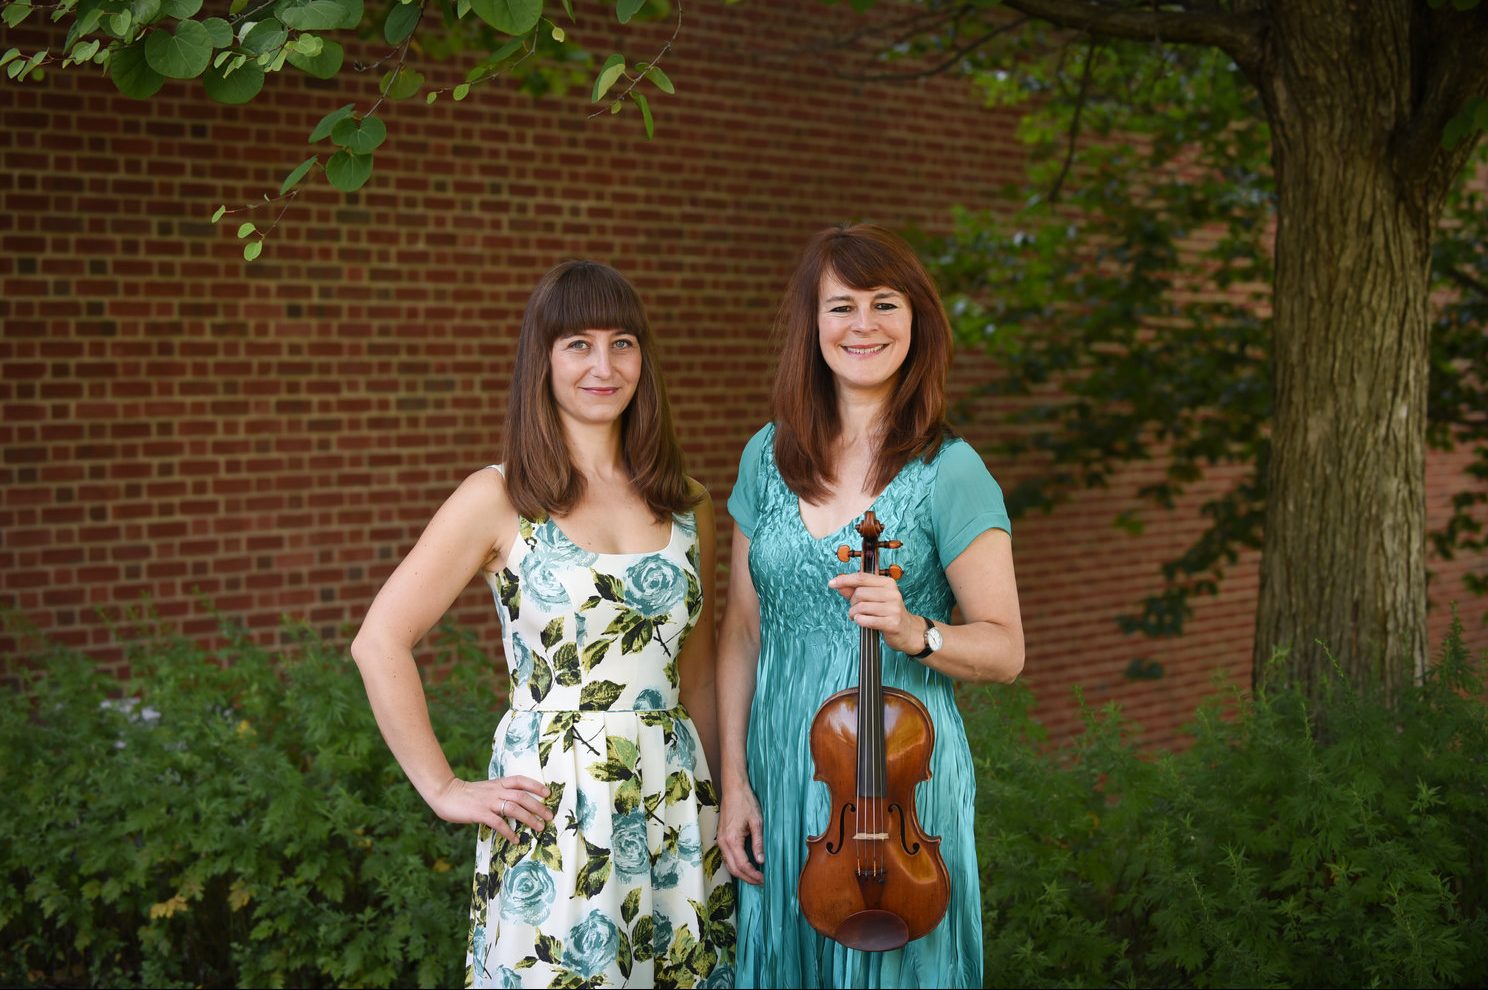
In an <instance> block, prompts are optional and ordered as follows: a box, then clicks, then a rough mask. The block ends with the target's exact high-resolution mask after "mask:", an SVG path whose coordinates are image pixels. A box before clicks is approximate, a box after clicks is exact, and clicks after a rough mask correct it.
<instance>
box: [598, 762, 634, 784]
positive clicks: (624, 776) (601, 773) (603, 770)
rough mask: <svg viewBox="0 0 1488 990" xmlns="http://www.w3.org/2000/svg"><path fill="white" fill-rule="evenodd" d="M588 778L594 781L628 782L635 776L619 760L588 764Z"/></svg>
mask: <svg viewBox="0 0 1488 990" xmlns="http://www.w3.org/2000/svg"><path fill="white" fill-rule="evenodd" d="M589 776H591V777H593V778H594V779H595V780H605V781H616V780H629V779H630V778H631V777H633V776H635V774H633V773H632V772H631V770H630V768H629V767H627V766H626V765H625V764H623V763H621V762H620V761H619V760H601V761H599V762H598V763H591V764H589Z"/></svg>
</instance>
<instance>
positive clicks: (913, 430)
mask: <svg viewBox="0 0 1488 990" xmlns="http://www.w3.org/2000/svg"><path fill="white" fill-rule="evenodd" d="M827 272H831V273H832V274H833V275H835V276H836V277H837V278H838V279H839V280H840V281H842V282H844V283H846V284H847V285H849V286H851V287H852V288H854V289H860V290H862V289H876V288H878V287H880V286H887V287H888V288H891V289H894V290H895V291H897V292H900V293H902V294H903V295H904V296H905V298H906V299H908V300H909V305H910V311H911V314H912V319H911V322H910V338H909V349H908V352H907V353H906V354H905V357H904V363H903V364H902V365H900V367H899V374H898V382H897V384H896V385H895V387H894V391H893V393H892V395H891V396H890V398H889V401H888V405H887V407H886V408H885V409H884V411H883V423H882V432H881V434H880V435H879V437H878V451H877V454H876V455H875V457H874V461H873V472H872V477H871V479H870V484H871V485H872V490H873V491H881V490H883V488H884V487H885V486H886V485H888V483H889V482H890V481H892V480H893V479H894V476H895V475H897V474H898V473H899V471H900V470H901V469H902V468H903V467H904V465H905V464H908V463H909V461H910V460H911V459H912V458H914V457H920V458H923V459H924V460H925V461H927V462H928V461H929V460H930V459H931V458H933V457H934V456H935V454H936V452H937V451H939V450H940V445H941V442H942V441H943V440H944V439H945V438H946V437H947V436H948V435H950V427H949V426H948V425H947V423H946V399H945V392H946V374H947V372H948V371H949V369H950V365H951V325H950V321H949V320H947V319H946V313H945V307H944V306H943V305H942V304H941V301H940V294H939V293H938V292H936V291H935V284H934V283H933V282H932V281H931V280H930V275H929V273H928V272H926V271H925V266H924V265H922V264H920V259H919V258H917V257H915V254H914V251H912V250H911V249H910V247H909V245H908V244H906V243H904V240H903V239H902V238H901V237H899V235H897V234H895V233H893V232H891V231H889V230H886V229H885V228H883V227H879V226H876V225H874V224H867V223H860V224H851V225H849V224H842V225H839V226H835V227H828V228H827V229H826V230H823V231H821V232H819V233H817V234H816V235H815V236H814V237H812V238H811V240H810V241H809V242H807V244H806V249H805V250H804V251H803V252H802V253H801V260H800V262H799V263H798V264H797V265H796V270H795V271H794V272H793V273H792V274H791V277H790V282H789V283H788V284H787V286H786V290H785V298H784V299H783V300H781V303H780V311H779V312H778V313H777V315H776V317H775V333H776V334H777V336H778V337H779V338H780V340H781V349H780V367H779V369H778V370H777V371H776V374H775V395H774V399H773V401H772V404H771V416H772V418H773V419H774V421H775V466H776V467H777V468H778V469H779V471H780V476H781V478H783V479H784V480H785V483H786V484H787V485H789V486H790V488H791V490H792V491H794V492H795V493H796V494H797V495H799V496H800V497H801V498H804V499H805V500H806V501H808V502H813V501H815V500H817V499H819V498H822V497H823V496H825V495H826V494H827V492H828V489H829V488H830V486H831V485H832V483H833V482H834V481H835V480H836V464H835V457H834V456H833V453H832V445H833V443H834V442H835V441H836V439H837V438H838V436H839V435H840V434H841V432H842V423H841V421H840V420H839V418H838V415H837V384H836V380H835V379H834V378H833V376H832V369H831V368H830V367H828V366H827V362H826V358H824V357H823V356H822V351H821V343H820V338H819V335H818V334H819V331H818V329H817V311H818V308H819V300H818V298H817V297H818V295H819V290H820V286H821V280H822V276H823V275H824V274H826V273H827Z"/></svg>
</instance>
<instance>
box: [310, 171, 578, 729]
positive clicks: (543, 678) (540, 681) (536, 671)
mask: <svg viewBox="0 0 1488 990" xmlns="http://www.w3.org/2000/svg"><path fill="white" fill-rule="evenodd" d="M338 154H342V155H344V154H346V152H344V151H342V152H338ZM327 167H329V166H327ZM527 686H528V688H529V689H530V690H531V691H532V700H533V701H537V702H541V701H542V700H543V699H544V698H546V697H547V696H548V692H549V691H551V690H552V689H553V670H552V668H551V667H549V666H548V662H547V661H546V660H544V659H543V658H542V657H540V656H538V655H537V654H536V653H534V654H533V655H532V677H531V678H530V679H529V680H528V681H527Z"/></svg>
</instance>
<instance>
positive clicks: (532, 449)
mask: <svg viewBox="0 0 1488 990" xmlns="http://www.w3.org/2000/svg"><path fill="white" fill-rule="evenodd" d="M580 330H625V331H628V332H629V333H632V334H634V335H635V338H636V341H637V342H638V343H639V345H640V348H641V377H640V380H639V381H638V382H637V383H636V390H635V395H634V396H633V397H632V398H631V400H630V404H629V405H627V406H626V407H625V411H624V412H623V413H621V414H620V449H621V456H622V457H623V458H624V460H625V467H626V469H627V470H628V471H629V472H630V479H631V481H632V482H633V483H634V484H635V486H636V489H637V490H638V491H639V492H640V494H641V497H642V498H644V499H645V500H646V504H647V505H648V506H649V507H650V509H651V511H652V512H654V513H655V514H656V518H657V519H662V518H665V517H666V516H668V515H670V514H671V513H674V512H683V511H685V510H687V509H690V508H692V507H693V506H694V505H696V504H697V503H698V501H699V498H698V496H696V495H695V494H693V492H692V490H691V488H690V486H689V484H688V481H687V475H686V474H685V473H684V472H683V464H682V448H681V447H680V446H679V445H678V443H677V434H676V431H675V430H673V428H672V415H671V410H670V407H669V406H668V405H667V397H666V387H665V385H663V384H662V380H661V375H660V373H659V372H658V370H657V365H656V355H655V350H654V347H653V339H652V336H651V324H650V323H649V322H648V321H647V319H646V311H645V309H643V308H642V306H641V298H640V296H639V295H638V294H637V293H636V290H635V286H633V285H631V284H630V282H629V281H628V280H627V279H626V278H625V276H624V275H621V274H620V273H619V272H617V271H615V269H613V268H611V267H610V266H609V265H604V264H600V263H599V262H597V261H565V262H563V263H562V264H560V265H558V266H556V267H555V268H553V269H552V270H551V271H549V272H548V273H547V274H546V275H544V276H543V277H542V279H541V280H540V281H539V282H538V283H537V287H536V288H534V289H533V290H532V296H531V298H529V299H528V300H527V311H526V312H525V313H524V314H523V315H522V330H521V334H520V335H519V336H518V338H517V360H516V366H515V367H514V368H513V370H512V387H511V393H510V396H509V397H508V399H507V410H506V433H505V438H504V443H505V450H506V490H507V495H508V497H510V499H511V503H512V505H513V506H514V507H515V508H516V510H517V512H519V513H520V514H521V515H523V516H526V517H527V518H529V519H538V518H542V517H543V516H544V515H546V514H548V513H550V512H556V513H559V514H562V513H564V512H567V511H568V510H569V509H571V508H573V507H574V505H575V504H576V503H577V502H578V500H579V498H580V497H581V496H582V495H583V494H584V477H583V475H581V474H580V473H579V472H578V470H577V469H576V468H575V467H574V465H573V459H572V458H571V457H570V456H569V452H568V441H567V439H566V438H565V436H564V433H563V424H562V422H561V421H560V420H559V418H558V407H557V403H556V402H555V401H554V399H553V387H552V364H551V356H552V350H553V342H554V341H556V340H557V339H558V338H560V337H562V336H564V335H566V334H571V333H575V332H577V331H580Z"/></svg>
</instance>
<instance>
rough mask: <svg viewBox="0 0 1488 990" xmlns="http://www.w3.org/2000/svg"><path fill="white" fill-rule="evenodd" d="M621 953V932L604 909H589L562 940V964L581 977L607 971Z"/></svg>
mask: <svg viewBox="0 0 1488 990" xmlns="http://www.w3.org/2000/svg"><path fill="white" fill-rule="evenodd" d="M619 954H620V934H619V931H618V930H617V929H616V928H615V923H614V922H613V921H611V920H610V919H609V918H607V917H605V915H604V913H603V912H601V911H590V912H589V914H588V916H587V917H586V918H584V920H583V921H580V922H579V923H578V924H577V925H574V926H573V928H571V929H569V932H568V938H566V939H564V940H563V965H565V966H567V967H568V968H569V969H571V970H573V971H574V972H576V973H579V974H580V975H582V976H597V975H598V974H600V973H602V972H604V971H605V969H607V968H608V967H609V965H610V963H612V962H614V961H615V958H616V957H617V956H618V955H619Z"/></svg>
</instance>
